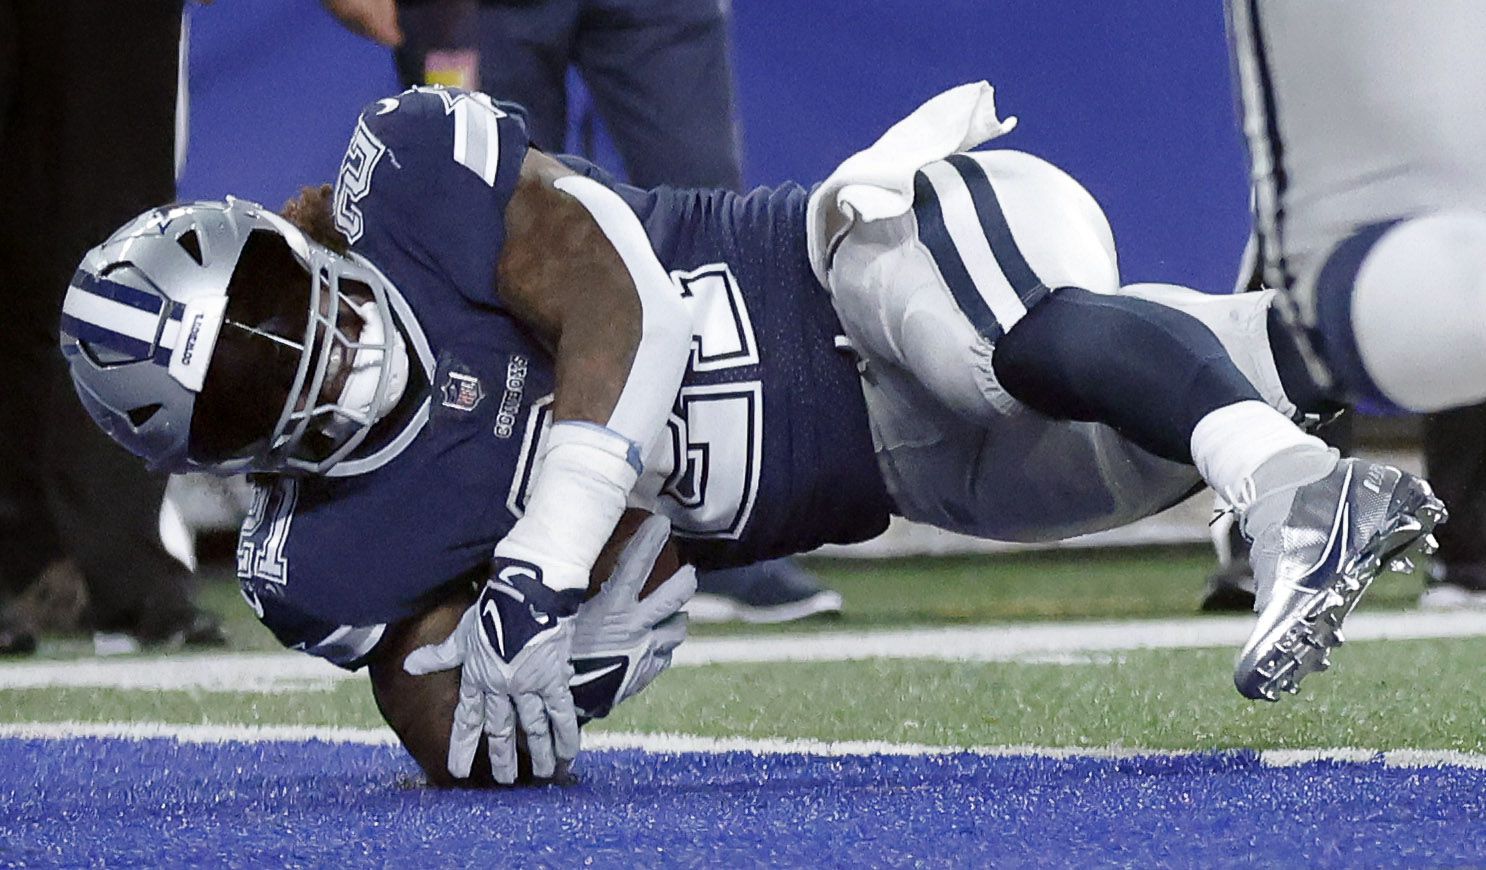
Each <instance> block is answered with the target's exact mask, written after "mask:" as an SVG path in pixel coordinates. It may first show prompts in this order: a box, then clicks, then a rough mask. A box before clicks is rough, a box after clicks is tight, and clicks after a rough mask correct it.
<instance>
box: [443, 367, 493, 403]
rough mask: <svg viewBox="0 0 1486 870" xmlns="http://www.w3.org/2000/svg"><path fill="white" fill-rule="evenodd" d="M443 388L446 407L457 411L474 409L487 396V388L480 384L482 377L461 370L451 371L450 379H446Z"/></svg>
mask: <svg viewBox="0 0 1486 870" xmlns="http://www.w3.org/2000/svg"><path fill="white" fill-rule="evenodd" d="M442 389H443V393H444V402H443V405H444V407H445V408H453V409H454V410H456V411H473V410H475V406H476V405H478V404H480V400H481V399H483V398H485V388H484V387H482V386H480V379H479V378H477V377H475V376H473V375H466V374H461V373H460V372H449V379H448V380H446V381H444V386H443V388H442Z"/></svg>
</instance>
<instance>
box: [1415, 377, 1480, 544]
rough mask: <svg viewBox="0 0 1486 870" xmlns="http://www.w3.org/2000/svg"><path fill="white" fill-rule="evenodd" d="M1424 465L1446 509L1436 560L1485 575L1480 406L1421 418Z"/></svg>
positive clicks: (1439, 531) (1438, 534)
mask: <svg viewBox="0 0 1486 870" xmlns="http://www.w3.org/2000/svg"><path fill="white" fill-rule="evenodd" d="M1424 467H1425V470H1426V471H1427V472H1428V473H1429V482H1430V484H1431V485H1432V486H1433V487H1434V489H1435V493H1436V494H1437V495H1439V497H1440V498H1442V499H1444V501H1445V507H1447V508H1449V510H1450V521H1449V522H1447V523H1445V524H1444V525H1442V526H1440V527H1439V529H1438V530H1437V531H1436V532H1435V536H1436V537H1438V538H1439V541H1440V558H1441V559H1443V560H1444V561H1445V564H1446V565H1447V566H1454V565H1459V566H1467V565H1473V566H1475V568H1476V571H1477V572H1482V571H1486V405H1473V406H1471V407H1469V408H1457V409H1455V410H1452V411H1445V412H1443V413H1439V414H1430V415H1429V416H1428V417H1426V418H1424Z"/></svg>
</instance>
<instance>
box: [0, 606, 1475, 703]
mask: <svg viewBox="0 0 1486 870" xmlns="http://www.w3.org/2000/svg"><path fill="white" fill-rule="evenodd" d="M1251 625H1252V620H1251V619H1250V618H1249V617H1221V618H1210V617H1209V618H1193V619H1162V620H1132V621H1124V622H1054V623H1039V624H1026V623H1022V624H1012V625H982V626H973V627H957V628H917V629H903V630H897V631H864V632H811V633H805V632H800V633H794V634H769V635H746V636H745V635H740V636H735V637H723V638H698V639H693V640H689V641H687V642H686V643H685V644H683V645H682V646H681V648H680V649H678V650H677V651H676V666H677V667H697V666H701V665H714V664H767V663H774V662H839V661H857V660H861V659H873V658H886V659H919V660H930V661H945V662H1025V663H1028V664H1048V665H1064V666H1075V665H1098V664H1108V663H1111V662H1116V661H1119V656H1118V655H1116V654H1117V653H1121V652H1127V651H1131V650H1141V649H1201V648H1208V647H1233V648H1235V649H1236V648H1237V647H1238V646H1239V645H1240V644H1242V643H1243V641H1244V639H1245V638H1246V637H1247V636H1248V633H1249V629H1250V627H1251ZM1347 634H1348V636H1349V637H1350V638H1351V639H1352V640H1356V641H1371V640H1410V639H1413V640H1418V639H1428V638H1450V637H1479V636H1486V614H1483V613H1480V612H1444V613H1425V612H1402V613H1371V614H1369V613H1362V614H1356V615H1354V616H1352V617H1351V618H1350V619H1349V620H1348V621H1347ZM359 678H360V677H359V675H357V674H352V673H349V672H347V671H343V670H341V669H340V668H337V667H335V666H334V665H331V664H329V663H327V662H325V661H322V660H320V659H316V658H313V657H311V656H307V655H302V654H298V653H290V652H275V653H218V654H204V655H179V656H171V657H139V658H119V659H78V660H73V661H49V662H23V663H12V664H4V665H0V690H5V689H51V688H104V689H109V688H112V689H130V690H140V691H145V690H177V691H199V692H260V693H281V692H313V691H330V690H332V689H334V688H335V686H336V685H337V684H339V683H341V682H343V681H344V680H347V679H359Z"/></svg>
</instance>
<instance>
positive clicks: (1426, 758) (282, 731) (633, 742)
mask: <svg viewBox="0 0 1486 870" xmlns="http://www.w3.org/2000/svg"><path fill="white" fill-rule="evenodd" d="M87 738H93V739H114V740H174V741H176V742H177V743H189V744H207V745H211V744H221V743H307V742H320V743H332V744H352V745H359V746H396V745H398V743H397V737H396V735H394V734H393V733H392V731H391V729H388V728H342V727H331V726H324V727H314V726H306V725H188V724H173V723H169V722H22V723H16V724H0V739H13V740H77V739H87ZM583 748H584V749H585V750H588V751H594V750H619V749H637V750H641V751H644V752H654V753H660V754H676V755H716V754H720V753H728V752H749V753H753V754H755V755H812V756H824V757H846V756H870V755H886V756H893V757H917V756H939V755H976V756H981V757H990V758H1047V759H1056V760H1066V759H1096V760H1105V761H1118V760H1123V759H1136V758H1190V757H1194V756H1201V755H1218V756H1221V755H1236V754H1239V753H1240V752H1242V750H1231V749H1216V750H1203V749H1141V748H1138V747H1129V746H1067V747H1057V746H1031V745H1007V746H964V747H960V746H933V745H929V744H924V743H891V742H888V741H882V740H836V741H827V740H796V739H786V738H768V737H765V738H747V737H700V736H697V735H694V734H668V733H659V734H641V733H633V732H624V731H599V732H595V733H591V734H586V735H584V737H583ZM1258 757H1259V762H1260V764H1263V765H1264V766H1266V767H1294V766H1297V765H1302V764H1312V763H1315V762H1337V763H1345V764H1368V763H1372V762H1377V761H1382V762H1383V764H1384V765H1385V766H1388V767H1410V768H1412V767H1460V768H1468V769H1472V770H1486V755H1481V754H1477V753H1471V752H1461V751H1458V750H1450V749H1443V750H1431V749H1386V750H1379V749H1356V748H1350V747H1338V748H1333V749H1268V750H1263V751H1261V752H1259V753H1258Z"/></svg>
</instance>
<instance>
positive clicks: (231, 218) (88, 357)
mask: <svg viewBox="0 0 1486 870" xmlns="http://www.w3.org/2000/svg"><path fill="white" fill-rule="evenodd" d="M256 232H268V233H271V234H273V235H275V236H277V237H278V238H279V239H282V241H283V243H284V244H285V245H286V246H287V248H288V250H289V251H290V252H292V254H293V257H294V258H295V260H297V261H298V263H299V265H300V266H301V267H303V269H304V273H305V295H304V311H303V323H302V329H301V328H300V325H299V324H296V326H295V327H294V329H292V330H290V331H289V334H274V333H272V332H269V331H266V330H262V329H260V328H259V325H258V324H254V323H247V322H237V321H235V320H234V319H233V316H232V308H233V306H232V304H231V303H232V300H231V299H230V298H229V290H230V289H231V288H234V287H239V286H241V288H242V289H233V290H231V292H234V293H242V292H252V291H253V289H254V288H253V286H252V283H251V282H250V281H239V282H238V284H234V282H233V277H234V271H235V269H236V267H237V266H238V263H239V260H240V259H241V257H242V254H243V251H244V249H245V247H246V246H247V245H248V244H249V240H250V238H251V237H253V235H254V233H256ZM385 281H386V279H385V278H384V277H383V276H382V275H381V273H380V272H379V271H377V270H376V269H375V268H373V267H371V266H370V264H368V263H366V262H365V261H364V260H362V259H361V258H359V257H357V256H356V255H354V254H352V255H348V256H342V255H340V254H337V253H335V252H333V251H331V250H329V249H328V248H325V247H324V246H322V245H319V244H316V243H315V242H313V241H311V240H310V239H308V238H306V237H305V235H304V234H303V233H302V232H300V231H299V229H297V228H296V227H294V226H293V225H292V224H290V223H289V222H288V221H286V220H284V219H283V218H281V217H279V216H278V215H277V214H275V213H274V212H272V211H271V210H269V209H267V208H264V207H263V206H261V205H258V204H256V203H253V202H249V201H247V200H241V199H235V198H232V197H229V198H228V199H227V200H226V201H224V202H196V203H188V204H179V205H171V206H166V207H163V208H159V209H154V210H151V211H149V212H146V213H145V214H143V215H141V216H139V217H138V218H136V219H134V220H133V221H131V222H130V223H128V224H127V225H125V226H124V227H122V228H121V229H119V230H118V231H117V232H115V233H114V234H113V235H112V236H110V237H109V238H108V240H107V241H105V242H103V244H101V245H99V246H97V247H96V248H93V249H92V250H91V251H89V252H88V253H87V254H86V255H85V256H84V258H83V261H82V264H81V265H80V266H79V267H78V270H77V272H76V274H75V275H74V276H73V280H72V284H71V286H70V287H69V288H68V292H67V297H66V300H65V301H64V303H63V310H62V324H61V348H62V353H63V355H64V356H65V357H66V359H67V363H68V367H69V370H70V372H71V375H72V381H73V385H74V386H75V387H76V389H77V393H78V396H79V398H80V399H81V400H82V402H83V405H84V406H85V407H86V408H87V410H88V413H89V414H90V415H91V416H92V417H93V419H94V420H95V421H96V422H97V423H98V425H99V426H100V427H102V428H103V430H104V431H105V432H107V433H108V434H109V435H110V436H112V437H113V438H114V440H116V441H118V442H119V443H120V444H121V445H123V446H124V447H125V448H127V449H128V450H129V451H130V452H132V453H134V454H135V455H137V456H139V457H141V458H143V459H144V460H145V461H146V462H147V463H148V464H149V466H150V467H151V468H153V469H156V470H160V471H169V472H191V471H200V472H208V473H213V474H238V473H245V472H301V473H333V471H332V469H333V467H334V466H335V465H336V463H338V462H340V461H341V460H342V459H344V458H346V457H347V456H350V455H352V454H353V453H354V452H355V450H356V448H357V447H358V446H359V445H360V444H361V442H362V441H363V440H364V439H365V437H366V435H367V433H368V431H369V430H370V429H371V427H372V425H373V424H374V423H375V422H376V419H377V417H378V416H379V415H380V414H381V413H384V412H385V411H386V410H387V408H388V407H390V405H392V404H393V403H395V401H396V395H394V394H400V391H401V388H402V382H399V380H398V376H397V365H396V363H397V362H398V359H399V357H403V355H404V354H405V351H404V350H403V348H402V347H401V336H400V333H399V330H398V328H397V326H396V322H395V320H394V318H393V316H392V312H391V306H390V304H389V301H388V294H387V288H386V286H385ZM347 282H355V284H356V286H357V287H358V288H360V289H362V290H363V292H364V291H365V290H369V291H370V295H371V304H366V303H365V302H363V301H361V300H359V299H358V300H355V301H354V302H352V303H351V304H349V305H346V304H341V303H342V302H344V301H347V300H346V297H344V295H343V287H342V285H343V283H347ZM347 311H352V312H353V313H352V314H351V315H350V316H347V315H346V314H345V312H347ZM369 318H375V319H377V320H378V321H379V322H378V323H377V324H376V326H377V327H379V328H373V329H366V328H365V327H366V326H367V323H368V322H369ZM296 319H297V318H296ZM348 320H349V321H350V322H349V323H348V322H347V321H348ZM353 324H354V325H358V326H360V327H362V328H360V329H356V330H355V333H356V334H355V335H353V334H351V332H350V331H348V327H349V326H352V325H353ZM224 330H225V331H232V330H241V331H243V333H244V334H251V335H252V336H253V338H252V339H251V340H254V341H260V340H261V341H269V342H275V343H276V344H278V345H280V346H283V347H287V348H289V349H290V350H292V351H293V352H295V353H297V354H298V363H297V366H295V367H294V368H295V372H294V375H293V381H292V383H289V384H287V385H286V387H287V394H286V396H285V398H284V400H283V404H282V408H281V409H280V410H279V411H278V414H277V420H276V422H275V423H274V424H273V426H272V427H271V429H270V430H268V431H263V432H261V433H253V437H252V438H251V439H248V440H246V441H245V442H244V443H243V444H242V445H240V447H238V448H237V449H234V450H233V451H231V453H230V454H228V455H212V456H203V455H201V453H200V451H197V450H193V444H192V437H191V436H192V418H193V414H194V413H195V411H196V409H197V405H198V400H199V398H200V395H201V392H202V389H203V386H204V385H205V383H206V380H207V373H208V370H209V369H210V366H211V365H212V362H213V359H214V352H215V350H216V348H217V345H218V342H219V341H220V340H221V339H222V337H223V333H224ZM279 332H280V333H283V330H280V331H279ZM366 333H369V334H374V335H375V336H376V340H375V342H374V343H365V342H362V341H360V338H361V336H362V335H363V334H366ZM352 359H355V360H357V361H358V362H360V363H365V361H367V360H371V362H372V368H374V369H375V370H376V371H375V375H376V379H377V381H376V387H375V388H374V389H373V390H372V391H371V392H372V394H373V395H372V399H371V401H369V402H364V403H362V404H361V405H360V406H358V407H347V406H344V405H342V404H341V403H340V401H339V399H340V397H332V398H331V399H330V401H323V400H322V396H321V393H322V387H324V385H325V384H326V381H327V371H328V369H329V368H330V366H331V365H332V361H342V362H345V361H349V360H352ZM403 365H404V368H403V376H404V377H405V373H406V369H405V365H406V362H405V359H404V360H403ZM360 367H362V368H366V366H365V365H361V366H360ZM361 386H362V389H361V390H360V391H359V392H360V393H361V394H362V395H363V398H364V397H365V394H366V393H367V392H368V391H367V390H366V389H365V383H363V384H362V385H361ZM327 432H332V433H333V437H332V436H327V434H326V433H327ZM312 434H313V435H314V436H315V437H311V436H312ZM311 442H313V447H312V446H311Z"/></svg>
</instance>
